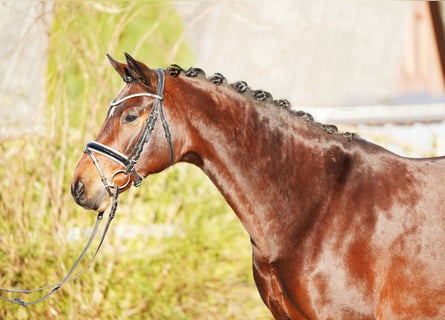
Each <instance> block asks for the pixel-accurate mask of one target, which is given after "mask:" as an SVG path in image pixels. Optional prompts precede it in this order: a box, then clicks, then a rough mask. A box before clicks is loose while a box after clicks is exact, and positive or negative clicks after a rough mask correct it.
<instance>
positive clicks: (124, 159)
mask: <svg viewBox="0 0 445 320" xmlns="http://www.w3.org/2000/svg"><path fill="white" fill-rule="evenodd" d="M155 71H156V73H157V75H158V88H157V92H156V94H154V93H149V92H141V93H135V94H131V95H128V96H125V97H123V98H121V99H118V100H114V101H113V102H111V107H115V106H117V105H119V104H121V103H122V102H124V101H127V100H128V99H132V98H136V97H151V98H155V99H156V103H155V105H154V107H153V108H152V110H151V111H150V114H149V116H148V118H147V120H146V122H145V125H144V127H143V128H142V131H141V133H140V135H139V138H138V140H137V141H136V144H135V145H134V147H133V151H132V152H131V153H130V155H129V156H126V155H124V154H122V153H120V152H119V151H116V150H115V149H113V148H111V147H108V146H106V145H104V144H102V143H99V142H97V141H91V142H89V143H88V144H87V146H86V148H85V153H87V154H88V155H89V156H90V157H91V159H92V161H93V163H94V165H95V166H96V168H97V171H98V172H99V175H100V178H101V180H102V183H103V184H104V186H105V189H106V190H107V191H108V193H109V194H110V196H112V198H113V199H112V205H111V209H110V213H109V216H108V221H107V224H106V226H105V228H104V231H103V233H102V237H101V238H100V240H99V243H98V246H97V249H96V251H95V252H94V254H93V256H92V257H91V259H90V261H89V262H88V264H87V265H86V266H85V267H84V268H83V269H82V270H81V271H80V272H78V273H77V274H74V271H75V269H76V268H77V267H78V266H79V264H80V262H81V260H82V259H83V258H84V256H85V254H86V252H87V250H88V249H89V247H90V245H91V243H92V241H93V239H94V237H95V235H96V233H97V230H98V227H99V223H100V221H101V220H102V217H103V214H104V213H103V212H99V213H98V215H97V219H96V224H95V225H94V228H93V230H92V232H91V235H90V237H89V239H88V241H87V244H86V245H85V247H84V249H83V250H82V252H81V253H80V255H79V257H78V258H77V260H76V261H75V262H74V264H73V266H72V267H71V269H70V270H69V271H68V273H67V274H66V276H65V277H64V278H63V279H62V280H61V281H59V282H57V283H54V284H50V285H46V286H43V287H40V288H37V289H31V290H29V289H18V288H0V292H9V293H16V294H19V293H22V294H29V293H33V292H39V291H45V290H49V292H48V293H47V294H45V295H43V296H42V297H40V298H38V299H35V300H32V301H24V300H22V299H21V298H15V299H10V298H7V297H5V296H1V295H0V300H3V301H6V302H10V303H14V304H18V305H21V306H24V307H26V306H29V305H33V304H36V303H39V302H41V301H43V300H45V299H47V298H48V297H49V296H51V295H53V294H54V293H55V292H56V291H58V290H59V289H60V288H61V287H62V286H63V285H64V284H65V283H67V282H69V281H72V280H74V279H77V278H78V277H80V276H81V275H82V274H83V273H84V272H85V271H86V270H87V269H88V267H89V266H90V265H91V264H92V263H93V260H94V258H95V257H96V255H97V253H98V252H99V249H100V248H101V247H102V244H103V242H104V240H105V236H106V234H107V232H108V229H109V227H110V224H111V221H112V220H113V218H114V216H115V213H116V210H117V205H118V196H119V191H120V190H122V189H124V188H125V187H126V186H127V185H128V183H129V182H130V177H129V175H132V176H133V184H134V186H136V187H137V186H139V185H140V184H141V182H142V179H143V178H142V177H141V176H140V175H139V174H138V173H137V172H136V169H135V165H136V163H137V161H138V159H139V157H140V156H141V153H142V150H143V148H144V146H145V144H146V143H148V141H149V140H150V137H151V134H152V132H153V130H154V126H155V123H156V120H157V117H158V113H159V115H160V117H161V121H162V126H163V127H164V132H165V136H166V138H167V141H168V144H169V147H170V162H171V163H173V145H172V141H171V135H170V130H169V128H168V124H167V120H166V119H165V115H164V111H163V108H162V100H163V98H162V93H163V91H164V72H163V71H162V70H159V69H156V70H155ZM94 153H99V154H102V155H104V156H106V157H108V158H110V159H111V160H113V161H115V162H117V163H119V164H120V165H122V167H124V169H121V170H118V171H116V172H115V173H113V175H112V176H111V180H110V181H108V180H107V178H106V177H105V175H104V173H103V171H102V168H101V166H100V163H99V161H98V159H97V158H96V156H95V155H94ZM118 174H125V175H127V176H128V179H127V182H126V183H125V184H124V185H121V186H116V185H114V183H113V179H114V177H115V176H117V175H118ZM50 289H51V290H50Z"/></svg>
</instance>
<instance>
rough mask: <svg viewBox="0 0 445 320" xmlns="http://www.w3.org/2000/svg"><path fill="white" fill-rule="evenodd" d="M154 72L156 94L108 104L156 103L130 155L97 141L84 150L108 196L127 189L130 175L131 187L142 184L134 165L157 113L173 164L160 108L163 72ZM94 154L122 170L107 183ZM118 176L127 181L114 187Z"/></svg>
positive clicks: (89, 143) (113, 105)
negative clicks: (152, 100) (136, 100)
mask: <svg viewBox="0 0 445 320" xmlns="http://www.w3.org/2000/svg"><path fill="white" fill-rule="evenodd" d="M155 71H156V73H157V75H158V88H157V91H156V94H154V93H149V92H140V93H135V94H130V95H128V96H125V97H123V98H121V99H118V100H113V101H112V102H111V104H110V107H115V106H117V105H119V104H121V103H122V102H124V101H127V100H129V99H133V98H136V97H150V98H155V99H156V103H155V105H154V107H153V108H152V109H151V111H150V114H149V115H148V118H147V120H146V122H145V125H144V127H143V128H142V131H141V133H140V135H139V138H138V140H137V141H136V144H135V145H134V147H133V150H132V151H131V153H130V155H128V156H126V155H124V154H122V153H121V152H119V151H117V150H115V149H113V148H111V147H109V146H106V145H104V144H102V143H99V142H97V141H91V142H88V144H87V146H86V148H85V150H84V152H85V153H87V154H88V155H89V156H90V158H91V160H92V161H93V163H94V165H95V166H96V169H97V171H98V173H99V176H100V179H101V180H102V183H103V184H104V186H105V189H106V190H107V191H108V193H109V194H110V195H112V194H113V192H112V190H111V189H113V188H118V189H119V190H120V189H124V188H125V187H127V186H128V183H129V182H130V175H132V176H133V185H134V186H135V187H138V186H139V185H140V184H141V183H142V180H143V178H142V177H141V176H140V175H139V174H138V173H137V172H136V168H135V165H136V163H137V162H138V160H139V157H140V156H141V154H142V150H143V149H144V146H145V144H146V143H148V141H149V140H150V137H151V134H152V132H153V130H154V127H155V123H156V120H157V118H158V113H159V115H160V117H161V121H162V126H163V128H164V132H165V137H166V138H167V142H168V145H169V148H170V164H171V163H173V145H172V141H171V134H170V130H169V127H168V123H167V120H166V119H165V115H164V110H163V107H162V100H163V97H162V93H163V91H164V82H165V78H164V72H163V71H162V70H160V69H155ZM95 152H96V153H99V154H102V155H104V156H106V157H107V158H109V159H111V160H113V161H115V162H117V163H119V164H120V165H121V166H122V167H123V169H121V170H118V171H116V172H115V173H113V175H112V176H111V180H110V181H108V180H107V178H106V177H105V175H104V173H103V170H102V168H101V166H100V164H99V161H98V160H97V158H96V156H95V155H94V153H95ZM119 174H124V175H126V176H127V181H126V182H125V184H123V185H121V186H115V185H114V183H113V179H114V178H115V177H116V176H117V175H119Z"/></svg>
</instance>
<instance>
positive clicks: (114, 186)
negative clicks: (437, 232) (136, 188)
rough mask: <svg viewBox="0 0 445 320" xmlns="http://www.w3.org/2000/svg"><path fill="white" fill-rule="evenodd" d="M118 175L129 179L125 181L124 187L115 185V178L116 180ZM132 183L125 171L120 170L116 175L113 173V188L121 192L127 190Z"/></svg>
mask: <svg viewBox="0 0 445 320" xmlns="http://www.w3.org/2000/svg"><path fill="white" fill-rule="evenodd" d="M118 174H124V175H125V176H126V177H127V181H125V183H124V184H123V185H121V186H118V185H116V184H115V183H114V178H115V177H116V176H117V175H118ZM130 182H131V178H130V175H129V174H128V172H127V171H125V170H118V171H116V172H115V173H113V175H112V176H111V186H112V187H113V188H117V189H118V190H119V191H121V190H123V189H125V188H126V187H127V186H128V184H129V183H130Z"/></svg>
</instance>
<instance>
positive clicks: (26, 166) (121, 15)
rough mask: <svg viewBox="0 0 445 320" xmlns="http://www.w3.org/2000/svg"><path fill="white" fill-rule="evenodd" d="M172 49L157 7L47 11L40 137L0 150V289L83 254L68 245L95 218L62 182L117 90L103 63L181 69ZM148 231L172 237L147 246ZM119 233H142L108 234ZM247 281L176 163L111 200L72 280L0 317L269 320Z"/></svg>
mask: <svg viewBox="0 0 445 320" xmlns="http://www.w3.org/2000/svg"><path fill="white" fill-rule="evenodd" d="M181 39H183V37H182V24H181V20H180V19H179V17H178V16H177V14H176V13H175V10H174V7H173V6H172V5H170V4H169V3H167V2H165V1H150V2H117V1H103V2H97V1H96V2H80V1H72V2H66V1H59V2H57V3H56V6H55V15H54V24H53V27H52V30H51V32H50V48H49V51H48V59H49V60H48V70H47V92H48V97H47V107H46V120H45V126H46V129H47V130H46V132H45V134H44V135H43V136H32V135H30V136H23V137H20V138H16V139H11V140H7V141H1V142H0V152H1V153H2V157H0V190H1V191H0V287H23V288H35V287H40V286H43V285H46V284H48V283H55V282H58V281H60V280H61V279H62V278H63V277H64V276H65V274H66V272H67V271H68V270H69V268H70V267H71V265H72V264H73V263H74V261H75V259H76V258H77V256H78V255H79V253H80V251H81V250H82V248H83V246H84V245H85V242H86V240H87V238H86V237H81V238H74V239H72V238H69V237H68V235H69V234H70V232H72V230H74V228H79V230H85V229H88V228H90V227H92V225H93V224H94V221H95V215H94V214H93V213H91V212H86V211H85V210H83V209H82V208H80V207H78V206H77V205H76V204H75V203H74V201H73V200H72V199H71V195H70V192H69V183H70V180H71V174H72V173H73V171H74V167H75V164H76V162H77V160H78V159H79V157H80V156H81V154H82V150H83V147H84V145H85V143H86V142H87V141H88V140H90V139H93V138H94V135H95V133H96V132H97V130H98V129H99V126H100V125H101V123H102V121H103V119H104V117H105V114H106V111H107V108H108V103H109V101H110V100H112V99H113V98H114V97H115V96H116V95H117V93H118V92H119V90H120V87H121V86H122V83H121V80H120V79H119V77H118V76H117V74H116V73H115V72H114V70H113V69H112V68H111V66H110V65H109V64H108V61H107V60H106V58H105V53H110V54H112V55H113V56H114V57H115V58H119V59H122V58H123V55H122V52H124V51H128V52H129V53H131V54H132V55H134V56H135V57H136V58H137V59H139V60H142V61H144V62H145V63H146V64H147V65H149V66H152V67H166V66H167V65H169V64H170V63H178V64H181V65H183V66H185V67H187V66H189V65H192V64H193V63H192V62H193V57H192V54H191V51H190V50H189V48H187V45H186V44H185V43H182V40H181ZM102 224H104V223H102ZM159 225H161V226H162V225H167V226H169V227H171V228H172V229H173V232H172V233H171V234H170V235H169V236H166V237H155V236H154V235H155V232H154V229H153V226H159ZM129 226H130V227H133V228H138V230H142V232H141V233H140V234H137V235H135V236H134V237H123V236H122V235H119V234H118V233H117V231H119V230H122V228H124V227H129ZM129 233H130V234H131V232H127V234H129ZM93 247H94V244H93ZM92 251H93V250H91V252H92ZM90 256H91V253H89V254H88V255H87V258H88V257H90ZM82 265H84V264H82ZM251 273H252V271H251V252H250V243H249V239H248V236H247V234H246V233H245V231H244V230H243V228H242V227H241V224H240V223H239V221H238V220H237V218H236V217H235V215H234V214H233V213H232V211H231V210H230V208H228V206H227V205H226V203H225V202H224V199H222V197H221V196H220V194H219V193H218V191H217V190H216V189H215V188H214V187H213V185H212V184H211V183H210V182H209V180H208V179H207V178H206V177H205V176H204V175H203V174H202V173H201V172H200V171H199V170H198V169H197V168H195V167H192V166H189V165H185V164H180V165H177V166H175V167H173V168H171V169H168V170H166V171H165V172H163V173H160V174H157V175H154V176H151V177H149V178H148V179H147V180H146V181H144V183H143V185H142V186H141V187H140V188H138V189H132V190H131V191H129V192H127V193H126V194H124V195H122V196H121V197H120V203H119V208H118V212H117V215H116V218H115V220H114V221H113V223H112V226H111V231H110V234H109V236H108V237H107V239H106V242H105V244H104V247H103V250H102V251H101V252H100V254H99V255H98V257H97V260H96V262H95V263H94V264H93V266H92V267H91V268H90V269H89V270H88V271H87V272H86V273H85V274H84V275H83V276H81V277H80V278H79V279H77V280H75V281H73V282H70V283H68V284H67V285H65V286H64V287H63V288H62V289H61V290H60V291H59V292H57V293H55V294H54V295H53V296H52V297H51V298H49V299H48V300H46V301H44V302H41V303H39V304H37V305H34V306H30V307H27V308H23V307H20V306H17V305H12V304H8V303H6V302H0V304H1V307H0V318H1V319H206V320H207V319H270V315H269V312H268V311H267V310H266V308H265V307H264V306H263V304H262V302H261V301H260V298H259V295H258V293H257V290H256V288H255V286H254V283H253V280H252V276H251ZM9 297H15V296H14V295H9ZM37 297H39V295H38V294H37V295H34V294H32V295H27V296H24V297H22V298H23V299H25V300H32V299H35V298H37Z"/></svg>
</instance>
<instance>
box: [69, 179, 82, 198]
mask: <svg viewBox="0 0 445 320" xmlns="http://www.w3.org/2000/svg"><path fill="white" fill-rule="evenodd" d="M71 194H72V195H73V198H74V199H75V200H76V201H80V200H82V198H83V196H84V194H85V184H84V183H83V181H82V180H80V179H79V180H77V181H76V182H75V183H74V184H73V185H71Z"/></svg>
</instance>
